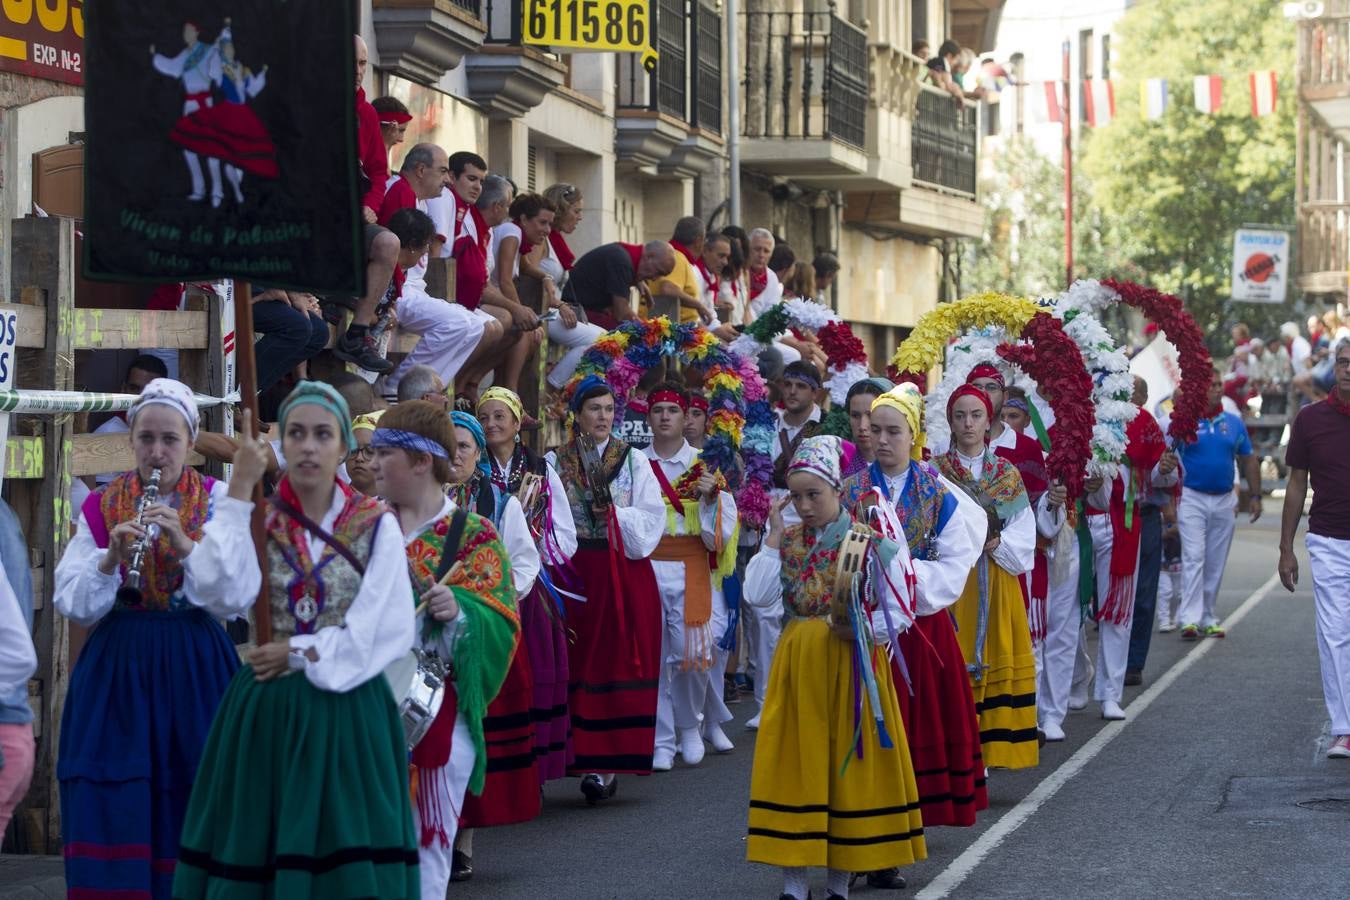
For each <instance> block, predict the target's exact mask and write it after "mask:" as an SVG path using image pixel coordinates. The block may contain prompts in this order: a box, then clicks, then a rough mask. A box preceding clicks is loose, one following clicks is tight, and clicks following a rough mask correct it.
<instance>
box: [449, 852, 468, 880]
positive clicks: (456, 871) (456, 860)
mask: <svg viewBox="0 0 1350 900" xmlns="http://www.w3.org/2000/svg"><path fill="white" fill-rule="evenodd" d="M472 877H473V857H472V856H470V855H469V854H467V853H465V852H464V851H463V850H456V851H455V852H454V853H452V854H451V855H450V880H451V881H468V880H469V879H470V878H472Z"/></svg>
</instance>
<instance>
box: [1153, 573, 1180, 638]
mask: <svg viewBox="0 0 1350 900" xmlns="http://www.w3.org/2000/svg"><path fill="white" fill-rule="evenodd" d="M1180 596H1181V573H1180V572H1169V571H1167V569H1163V570H1162V571H1161V572H1159V573H1158V624H1159V625H1165V624H1167V623H1168V622H1173V621H1175V620H1176V616H1175V612H1176V608H1177V604H1176V601H1177V599H1178V598H1179V597H1180Z"/></svg>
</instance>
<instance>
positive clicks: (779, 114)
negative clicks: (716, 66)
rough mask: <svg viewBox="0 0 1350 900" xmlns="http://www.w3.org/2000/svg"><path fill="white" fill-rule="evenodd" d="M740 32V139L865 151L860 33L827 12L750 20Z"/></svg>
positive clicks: (754, 15)
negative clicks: (825, 141)
mask: <svg viewBox="0 0 1350 900" xmlns="http://www.w3.org/2000/svg"><path fill="white" fill-rule="evenodd" d="M830 8H831V9H833V8H834V3H833V2H831V3H830ZM740 27H741V29H742V46H743V47H744V48H745V51H744V52H745V73H744V77H745V81H744V84H743V90H744V92H745V93H744V96H745V102H744V104H743V105H742V108H743V113H742V128H741V133H742V135H743V136H744V137H748V138H799V139H816V138H833V139H835V140H839V141H842V142H844V143H846V144H851V145H853V146H854V147H858V148H859V149H864V148H865V147H866V145H867V33H866V32H864V31H863V30H862V29H860V28H858V27H857V26H856V25H853V24H851V23H850V22H848V21H846V20H844V19H842V18H840V17H839V16H837V15H835V14H834V13H833V12H749V13H745V14H744V15H742V16H741V22H740Z"/></svg>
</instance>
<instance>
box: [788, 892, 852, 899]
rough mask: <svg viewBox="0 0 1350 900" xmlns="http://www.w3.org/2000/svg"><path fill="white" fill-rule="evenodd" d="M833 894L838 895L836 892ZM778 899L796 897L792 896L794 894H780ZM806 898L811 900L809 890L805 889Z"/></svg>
mask: <svg viewBox="0 0 1350 900" xmlns="http://www.w3.org/2000/svg"><path fill="white" fill-rule="evenodd" d="M834 896H836V897H837V896H839V895H838V894H835V895H834ZM778 900H797V898H796V897H794V896H792V895H791V894H783V895H782V896H780V897H779V898H778ZM806 900H811V892H810V891H807V892H806Z"/></svg>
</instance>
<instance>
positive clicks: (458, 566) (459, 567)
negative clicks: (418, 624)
mask: <svg viewBox="0 0 1350 900" xmlns="http://www.w3.org/2000/svg"><path fill="white" fill-rule="evenodd" d="M463 571H464V563H462V562H456V563H455V564H454V565H453V566H451V567H450V571H449V572H446V573H445V577H444V578H442V579H441V580H440V581H438V582H436V583H437V584H448V583H449V582H450V579H452V578H454V577H455V576H456V575H458V574H459V573H461V572H463ZM426 611H427V601H425V600H423V601H422V602H421V603H419V604H417V609H415V610H413V618H414V619H415V618H417V617H418V616H420V615H421V614H422V613H424V612H426Z"/></svg>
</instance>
